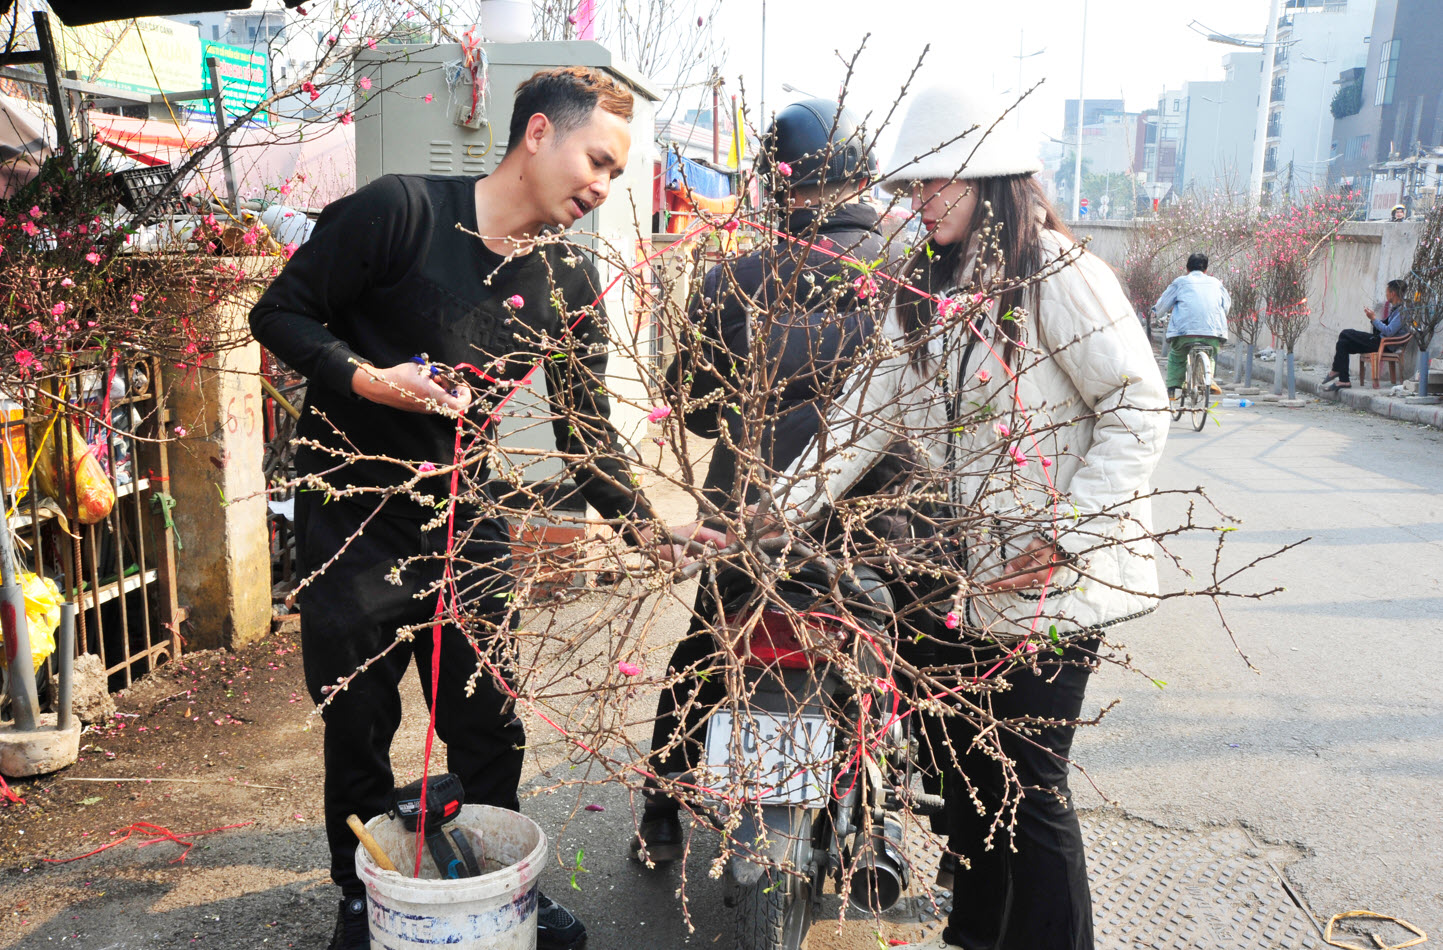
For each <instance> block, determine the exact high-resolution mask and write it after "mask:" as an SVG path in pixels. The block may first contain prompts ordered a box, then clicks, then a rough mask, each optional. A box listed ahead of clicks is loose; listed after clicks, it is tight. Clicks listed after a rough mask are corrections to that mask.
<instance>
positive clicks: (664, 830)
mask: <svg viewBox="0 0 1443 950" xmlns="http://www.w3.org/2000/svg"><path fill="white" fill-rule="evenodd" d="M685 850H686V847H685V845H684V844H683V841H682V831H681V819H679V818H678V817H677V816H676V813H675V812H670V813H665V814H661V815H657V816H655V817H653V818H647V817H645V816H642V819H641V827H640V828H638V829H637V830H636V837H635V838H632V839H631V857H632V860H635V861H640V862H641V863H643V864H645V863H646V862H647V861H648V860H649V861H651V862H652V863H653V864H669V863H671V862H672V861H677V860H680V858H681V856H682V854H683V853H684V852H685Z"/></svg>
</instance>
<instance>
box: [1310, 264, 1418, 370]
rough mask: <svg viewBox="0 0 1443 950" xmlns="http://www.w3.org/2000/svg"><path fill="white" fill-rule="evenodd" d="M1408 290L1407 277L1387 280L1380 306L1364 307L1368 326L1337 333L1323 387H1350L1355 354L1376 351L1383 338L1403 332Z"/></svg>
mask: <svg viewBox="0 0 1443 950" xmlns="http://www.w3.org/2000/svg"><path fill="white" fill-rule="evenodd" d="M1407 292H1408V282H1407V281H1406V280H1401V279H1395V280H1390V281H1388V286H1387V288H1386V289H1385V290H1384V291H1383V302H1382V303H1380V304H1379V305H1378V308H1377V309H1376V310H1374V309H1373V308H1372V307H1365V308H1363V315H1364V316H1365V317H1367V318H1368V329H1367V330H1354V329H1353V328H1351V327H1349V328H1348V329H1346V330H1343V331H1341V332H1339V333H1338V342H1337V343H1336V344H1335V345H1334V347H1333V368H1332V369H1331V370H1329V372H1328V375H1327V376H1325V377H1323V388H1324V389H1326V390H1327V391H1329V392H1337V391H1338V390H1340V389H1347V388H1349V387H1351V386H1352V385H1353V381H1352V378H1351V377H1350V375H1349V373H1348V364H1349V363H1351V362H1352V359H1353V357H1354V356H1356V355H1358V354H1359V353H1376V352H1378V347H1380V346H1382V345H1383V338H1384V337H1387V336H1400V335H1402V333H1403V330H1404V327H1405V326H1406V320H1405V314H1404V306H1403V295H1404V294H1406V293H1407Z"/></svg>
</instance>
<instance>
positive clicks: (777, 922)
mask: <svg viewBox="0 0 1443 950" xmlns="http://www.w3.org/2000/svg"><path fill="white" fill-rule="evenodd" d="M735 915H736V917H735V920H736V942H735V946H736V950H801V948H802V946H803V945H804V944H805V943H806V941H807V931H809V930H811V928H812V887H811V885H810V884H809V883H808V882H806V881H803V880H801V879H800V878H798V877H797V876H796V875H793V874H782V873H780V872H767V873H765V874H763V875H762V876H761V877H760V878H759V879H758V880H757V882H756V883H755V884H745V885H738V887H737V901H736V910H735Z"/></svg>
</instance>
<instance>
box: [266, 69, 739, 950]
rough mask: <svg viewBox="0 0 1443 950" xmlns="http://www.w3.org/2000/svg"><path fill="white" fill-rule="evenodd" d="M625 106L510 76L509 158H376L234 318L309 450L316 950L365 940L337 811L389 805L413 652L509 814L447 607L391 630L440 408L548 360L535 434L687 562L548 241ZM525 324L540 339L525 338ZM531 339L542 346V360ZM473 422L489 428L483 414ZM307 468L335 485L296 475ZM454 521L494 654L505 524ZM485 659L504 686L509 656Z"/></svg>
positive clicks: (439, 537) (429, 582)
mask: <svg viewBox="0 0 1443 950" xmlns="http://www.w3.org/2000/svg"><path fill="white" fill-rule="evenodd" d="M631 115H632V97H631V94H630V93H629V92H628V91H626V90H625V89H624V88H622V87H621V86H619V85H618V84H617V83H616V82H615V81H613V80H612V79H611V78H610V77H608V76H607V75H606V74H605V73H603V72H601V71H599V70H593V69H588V68H583V67H566V68H560V69H553V70H548V71H543V72H539V73H537V74H536V75H534V76H532V77H531V78H530V79H528V80H527V81H526V82H524V83H522V84H521V85H520V86H519V87H518V88H517V91H516V98H515V104H514V111H513V113H512V120H511V126H510V134H509V138H508V143H507V151H506V154H505V156H504V157H503V159H502V161H501V162H500V164H499V165H498V166H497V168H496V170H495V171H494V172H493V173H492V174H491V175H490V176H481V177H477V176H446V175H386V176H384V177H382V178H379V179H377V180H376V181H374V182H372V183H370V184H368V185H366V186H365V187H364V188H362V189H360V190H359V191H357V192H356V193H355V194H353V195H351V196H349V197H346V198H342V199H340V200H339V201H336V202H334V203H332V204H331V205H329V206H328V207H327V208H326V209H325V210H324V211H323V212H322V214H321V217H320V221H319V222H318V223H317V225H316V229H315V232H314V234H313V235H312V236H311V238H310V240H309V241H307V242H306V243H305V244H303V245H301V247H300V248H299V249H298V250H297V251H296V253H295V256H294V257H293V258H292V259H291V261H290V262H289V263H288V264H287V265H286V267H285V269H284V270H283V271H282V272H281V274H280V276H279V277H277V278H276V280H275V282H274V283H272V284H271V286H270V288H269V289H268V290H267V291H266V292H265V293H264V294H263V295H262V297H261V299H260V301H259V302H258V303H257V304H256V306H255V308H254V309H253V311H252V312H251V329H252V331H253V332H254V334H255V337H256V339H257V340H259V341H260V342H261V343H262V344H263V345H265V346H266V347H267V348H269V349H270V350H271V351H272V352H273V353H275V354H276V355H277V356H278V357H280V358H281V359H282V360H284V361H285V362H286V363H287V364H289V365H290V366H291V367H293V368H294V369H296V370H297V371H299V372H301V373H303V374H304V375H305V376H306V378H307V380H308V381H309V387H308V392H307V397H306V407H305V413H304V415H303V416H302V418H301V421H300V423H299V426H298V435H299V437H300V438H301V439H303V440H307V441H308V442H309V443H313V444H302V446H301V447H300V449H299V451H298V453H297V458H296V469H297V473H298V475H299V476H300V478H301V480H302V483H303V486H304V487H303V488H302V489H301V490H300V491H299V493H298V495H297V503H296V537H297V540H298V553H299V562H300V569H301V573H302V575H303V576H307V575H311V574H313V573H314V572H317V571H320V573H318V574H315V576H314V577H313V578H311V580H310V583H309V585H308V586H306V587H305V588H304V589H303V590H302V591H301V593H300V597H299V603H300V612H301V644H302V650H303V662H304V666H305V672H306V683H307V686H308V687H309V690H310V695H311V698H312V699H313V700H314V701H315V702H316V703H318V704H319V703H321V702H323V701H325V702H327V705H326V706H325V707H324V710H323V712H322V718H323V721H324V723H325V739H324V744H325V756H324V768H325V820H326V837H327V840H328V842H329V845H330V851H331V862H330V863H331V877H332V879H333V880H334V881H335V882H336V884H337V885H338V886H339V887H340V889H341V895H342V899H341V902H340V908H339V911H338V914H337V920H336V929H335V933H334V935H333V937H332V940H331V944H330V946H331V948H332V950H351V948H365V947H369V946H370V938H369V934H368V924H367V913H366V899H365V891H364V887H363V885H362V883H361V881H360V880H359V878H358V877H357V873H356V866H355V850H356V839H355V837H354V836H353V835H352V833H351V832H350V830H349V829H348V827H347V825H346V817H347V816H348V815H350V814H353V813H354V814H356V815H358V816H359V817H360V818H361V819H362V820H363V821H364V820H367V819H369V818H371V817H373V816H375V815H378V814H381V813H383V812H384V811H386V809H387V807H388V806H389V804H390V801H391V796H392V793H393V789H394V784H395V781H394V777H393V775H392V771H391V761H390V747H391V740H392V737H393V736H394V735H395V733H396V730H397V728H398V727H399V725H400V721H401V697H400V693H399V691H398V685H399V683H400V681H401V677H402V676H403V674H404V673H405V672H406V668H407V667H408V665H409V664H410V662H411V659H412V656H413V655H414V658H415V661H416V663H417V666H418V667H419V669H420V670H421V672H422V675H421V677H420V679H421V683H422V687H423V690H424V692H425V694H426V700H427V703H428V704H433V705H434V710H435V719H436V732H437V735H438V736H439V737H440V738H441V740H442V741H443V742H445V743H446V746H447V765H448V768H449V770H450V771H451V772H454V773H455V774H456V775H457V776H458V777H459V778H460V779H461V782H462V784H463V786H464V788H465V799H466V801H467V802H468V803H478V804H486V805H493V806H497V807H501V808H508V809H513V810H519V809H520V803H519V800H518V795H517V791H518V785H519V783H520V779H521V768H522V760H523V749H524V746H525V743H526V736H525V734H524V732H523V730H522V725H521V721H520V720H519V719H518V718H517V717H516V714H515V710H514V709H513V708H512V704H511V701H510V698H509V696H508V693H507V689H506V688H504V685H505V684H503V683H502V682H498V680H497V677H496V676H493V675H483V676H480V677H479V678H477V679H476V681H475V683H474V693H473V692H472V690H471V684H470V683H469V680H470V679H471V677H472V675H473V674H474V673H475V672H476V670H477V663H478V660H477V653H476V649H475V648H473V647H472V646H471V644H470V642H469V641H468V640H467V638H466V636H465V635H464V634H463V633H462V631H461V630H459V629H458V628H456V627H455V626H452V625H450V624H447V626H446V627H445V628H444V631H443V633H442V638H441V646H440V655H439V656H435V655H433V651H432V646H431V644H432V638H431V636H430V633H429V630H427V632H426V633H425V634H424V635H418V636H416V637H414V639H412V640H407V641H402V642H399V643H397V642H396V639H397V630H398V628H402V627H413V628H414V627H420V628H422V629H425V628H426V627H427V626H429V624H430V623H431V621H432V619H433V616H434V605H435V603H436V597H435V594H431V595H430V596H426V597H421V596H418V595H420V594H421V592H423V591H427V590H431V589H433V588H434V586H435V585H436V584H437V582H438V581H439V580H440V578H441V576H442V565H443V562H444V560H445V555H446V554H447V553H448V551H447V548H448V546H450V544H451V539H450V537H449V536H448V533H447V530H446V528H445V524H444V522H445V519H444V518H442V517H438V511H439V512H440V513H442V514H444V507H441V508H439V509H438V507H437V506H434V505H425V504H422V503H421V501H420V500H418V499H416V498H415V497H413V496H412V495H410V494H406V493H401V492H398V491H397V490H396V486H398V485H399V484H401V483H402V482H404V481H406V480H407V479H409V478H412V477H414V476H415V475H416V474H417V473H418V472H426V471H428V470H434V469H436V468H437V467H439V466H450V465H451V464H452V463H453V462H454V461H455V457H454V453H455V439H456V431H457V421H456V415H457V414H464V415H466V416H467V417H468V418H470V419H471V420H473V421H475V422H477V423H478V424H482V423H483V422H484V421H487V420H489V418H490V416H491V414H492V413H493V412H495V411H496V410H497V406H498V405H499V402H500V400H501V398H502V394H503V391H504V390H505V388H506V387H507V386H508V385H510V384H514V383H516V382H517V381H519V380H520V379H521V378H522V377H523V376H525V375H526V373H527V371H528V370H529V369H530V368H531V366H532V365H534V364H535V363H536V362H537V361H538V360H544V366H545V372H546V381H547V384H548V390H549V393H550V396H549V398H550V399H551V401H552V406H553V409H554V412H555V421H554V423H553V431H554V433H555V436H556V440H557V445H558V447H559V449H560V450H561V451H562V452H563V453H565V454H566V455H568V456H569V457H571V458H573V459H576V460H578V462H582V463H581V464H573V465H572V472H573V474H574V475H575V477H576V481H577V483H578V486H579V488H580V490H581V492H582V494H583V495H584V496H585V497H586V499H587V501H588V502H590V503H591V505H592V506H593V507H595V508H596V509H597V511H599V512H600V513H601V516H602V517H603V518H606V519H608V520H609V521H610V522H611V523H612V524H613V525H615V526H616V527H617V529H618V530H619V531H620V532H621V533H622V534H623V536H625V537H627V538H628V539H629V540H631V541H632V542H633V543H635V544H637V545H641V546H644V547H646V548H647V549H648V550H650V551H651V552H652V553H654V554H655V555H656V556H658V557H661V558H666V559H672V560H682V559H684V554H683V553H682V551H681V549H680V547H679V546H674V545H671V544H670V543H668V536H667V535H666V534H664V533H663V532H664V529H662V528H661V527H660V526H659V524H658V522H657V519H656V517H655V515H654V513H653V511H652V508H651V506H650V504H649V503H648V502H647V500H646V498H645V496H644V495H643V494H642V493H641V492H640V491H636V490H633V489H631V488H630V487H629V486H631V485H632V484H633V482H632V479H631V477H630V473H629V471H628V470H627V466H626V463H625V462H624V461H623V460H622V458H621V455H620V446H619V444H618V437H617V433H616V431H615V429H613V428H612V426H611V423H610V422H609V414H610V403H609V400H608V398H607V396H606V394H605V389H604V388H603V387H602V381H603V380H604V379H605V378H606V363H607V351H608V346H607V341H606V335H605V327H606V317H605V313H604V310H603V309H602V306H601V302H600V288H601V286H602V285H601V281H600V279H599V277H598V275H597V272H596V268H595V266H594V264H592V262H591V261H590V260H589V259H588V257H587V256H586V255H585V254H584V253H579V249H578V248H577V247H575V246H572V245H568V244H567V243H566V242H564V241H561V240H559V239H558V237H559V234H560V229H565V228H568V227H570V226H572V225H573V224H575V223H576V222H577V221H578V220H579V219H580V218H581V217H582V216H583V215H585V214H586V213H587V212H589V211H591V210H592V209H594V208H595V207H597V206H598V205H600V204H601V203H602V202H604V201H605V200H607V198H608V196H609V195H610V193H611V188H612V181H613V180H614V179H615V178H616V177H617V176H618V175H620V174H621V173H622V172H623V171H624V169H625V164H626V160H627V156H628V154H629V153H630V150H631V132H630V125H629V122H630V119H631ZM477 235H480V237H477ZM528 340H536V341H538V342H537V343H536V344H535V346H532V347H529V348H528V345H527V341H528ZM542 340H547V341H560V343H559V344H558V348H557V349H556V350H555V351H552V352H549V353H548V349H549V346H548V347H543V344H542V343H541V342H540V341H542ZM419 354H427V357H426V358H420V357H419V356H418V355H419ZM437 363H439V364H441V365H443V366H447V367H456V366H459V365H460V364H463V363H468V364H473V365H476V366H486V367H488V368H489V371H490V373H489V375H491V376H492V378H493V379H499V380H501V383H500V384H497V383H495V382H490V381H486V380H483V379H482V378H481V377H480V376H479V374H474V375H470V376H465V377H464V378H457V377H448V376H444V375H437V374H435V373H433V372H432V371H431V370H432V369H433V368H434V366H435V364H437ZM472 431H474V430H472ZM483 431H484V432H485V433H486V434H487V436H488V437H494V431H495V430H494V426H490V425H487V426H486V427H485V428H484V429H483ZM476 457H478V458H479V457H482V454H481V453H478V454H477V456H476ZM488 475H489V473H488V472H487V470H486V469H485V463H484V461H481V462H477V463H475V464H474V465H473V466H472V467H471V469H470V470H469V471H467V472H466V484H467V485H468V486H477V485H485V482H486V479H487V478H488ZM312 477H315V478H318V479H324V481H325V483H326V484H327V485H328V486H329V487H330V489H331V491H330V492H326V491H321V490H315V489H313V488H311V486H310V485H308V484H306V480H307V479H309V478H312ZM417 485H418V487H417V489H416V494H422V495H430V496H431V497H433V498H436V499H441V500H442V501H443V502H444V501H445V500H446V499H449V497H450V481H449V476H448V475H444V474H440V473H437V474H434V475H429V476H425V477H422V478H420V480H419V482H418V483H417ZM456 521H457V523H458V524H462V525H466V526H467V530H465V532H464V538H465V540H464V543H463V544H461V545H459V546H458V548H457V549H456V550H454V551H452V552H450V553H452V554H453V555H454V557H455V559H456V562H457V563H460V564H465V565H471V566H472V567H470V568H469V571H470V573H468V574H467V575H466V576H465V577H464V579H463V580H462V582H458V584H457V585H456V586H457V587H458V588H459V589H460V590H461V591H462V592H463V593H462V594H461V597H462V598H463V599H464V601H465V602H464V604H462V605H459V606H461V607H462V608H464V609H465V611H466V612H467V615H468V617H476V618H478V619H477V620H475V621H474V623H473V622H471V621H469V620H468V630H467V632H468V633H470V634H471V635H472V636H474V637H475V638H476V640H477V641H478V642H479V643H480V644H481V647H482V649H483V651H484V650H488V649H489V650H492V651H493V653H492V655H493V656H495V657H496V658H497V662H498V664H499V663H500V662H501V661H500V659H499V658H500V657H502V656H504V655H505V651H503V650H501V649H499V648H500V646H502V645H503V644H504V643H505V642H506V641H507V640H508V638H509V637H510V636H511V635H512V633H513V628H514V623H515V620H514V618H515V614H514V611H511V610H509V609H508V608H509V606H510V599H511V597H510V595H511V592H512V590H513V588H514V579H513V577H512V575H511V573H510V567H511V565H510V561H509V551H510V544H509V542H510V535H509V528H508V526H507V524H506V522H505V520H504V519H502V518H500V517H497V516H496V514H495V509H494V508H492V509H490V511H489V512H488V510H487V506H486V504H485V502H484V501H477V502H474V503H471V502H458V509H457V512H456ZM677 530H678V531H680V532H681V533H682V536H683V537H694V538H696V539H697V540H699V541H706V540H712V541H721V540H722V539H723V536H722V535H720V534H717V533H716V532H713V531H710V530H707V529H698V528H696V527H695V526H687V527H684V528H681V529H677ZM427 556H429V557H427ZM418 557H419V558H423V559H422V560H411V561H409V562H408V563H407V564H406V566H405V568H404V570H398V567H399V566H400V564H401V562H402V561H403V560H406V559H412V558H418ZM322 568H324V570H321V569H322ZM382 654H383V655H382ZM378 656H379V659H376V660H375V661H374V662H372V659H373V658H375V657H378ZM363 664H369V666H367V667H366V668H365V669H364V670H363V671H362V672H360V673H357V671H358V669H360V668H361V667H362V665H363ZM433 664H435V665H437V666H438V667H439V678H440V679H439V685H438V691H437V692H436V694H435V695H432V693H431V688H430V676H431V671H432V667H433ZM353 674H356V675H355V676H354V678H353V679H352V680H351V681H350V682H349V684H348V685H346V686H345V688H344V689H339V690H338V689H336V688H335V687H336V685H337V683H338V682H341V681H343V680H344V679H345V678H346V677H351V676H352V675H353ZM502 676H504V677H505V678H506V680H507V682H508V683H509V680H510V678H511V673H510V671H508V670H505V669H503V670H502ZM537 920H538V942H537V945H538V947H540V948H543V950H575V948H578V947H581V946H582V945H583V944H584V943H585V940H586V929H585V927H584V925H583V924H582V923H581V922H580V921H579V920H577V919H576V917H575V916H574V915H573V914H572V913H571V912H569V911H568V910H566V909H565V908H564V907H562V906H561V905H559V904H557V903H555V902H554V901H552V900H550V899H549V898H548V897H546V896H545V895H544V894H543V895H541V896H540V897H539V898H538V909H537Z"/></svg>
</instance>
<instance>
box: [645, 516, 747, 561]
mask: <svg viewBox="0 0 1443 950" xmlns="http://www.w3.org/2000/svg"><path fill="white" fill-rule="evenodd" d="M668 533H669V534H670V535H671V536H672V537H673V538H686V539H689V540H690V541H692V542H693V543H695V544H710V545H713V546H714V547H716V548H722V547H724V546H725V545H726V543H727V536H726V535H725V534H723V533H722V532H720V531H717V530H715V529H714V528H708V527H707V526H706V525H704V524H702V523H701V522H700V521H693V522H691V523H689V524H683V525H674V526H672V527H671V528H669V529H668ZM652 540H653V535H652V531H651V529H650V528H648V529H646V530H645V531H643V532H642V543H643V545H644V546H645V547H644V550H646V551H647V552H648V553H652V554H655V556H656V557H657V558H658V559H660V560H662V561H667V562H669V563H671V564H673V565H675V566H676V567H686V566H687V565H688V564H690V563H691V562H692V561H693V560H695V557H694V554H693V553H689V552H688V547H689V546H688V545H685V544H677V543H674V542H668V543H663V544H661V545H658V546H657V547H656V548H652V547H651V544H650V542H651V541H652Z"/></svg>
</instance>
